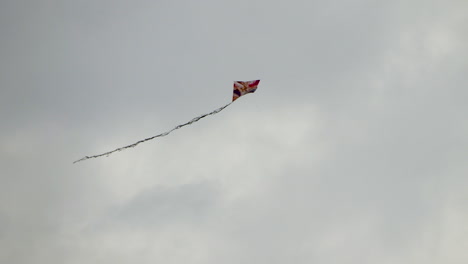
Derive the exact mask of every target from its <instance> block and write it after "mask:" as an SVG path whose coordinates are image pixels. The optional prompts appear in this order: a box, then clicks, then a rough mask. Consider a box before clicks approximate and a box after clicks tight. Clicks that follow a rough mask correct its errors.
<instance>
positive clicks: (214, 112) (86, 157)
mask: <svg viewBox="0 0 468 264" xmlns="http://www.w3.org/2000/svg"><path fill="white" fill-rule="evenodd" d="M230 104H232V102H230V103H229V104H227V105H225V106H222V107H220V108H218V109H216V110H214V111H212V112H210V113H208V114H204V115H201V116H198V117H195V118H193V119H192V120H190V121H188V122H187V123H185V124H182V125H178V126H176V127H174V128H173V129H171V130H169V131H166V132H164V133H161V134H159V135H156V136H152V137H149V138H145V139H142V140H140V141H137V142H135V143H133V144H130V145H128V146H124V147H120V148H117V149H114V150H111V151H108V152H105V153H102V154H98V155H93V156H85V157H83V158H81V159H79V160H76V161H74V162H73V163H77V162H80V161H83V160H87V159H93V158H99V157H102V156H109V155H110V154H112V153H114V152H118V151H122V150H125V149H128V148H134V147H136V146H137V145H138V144H140V143H143V142H146V141H149V140H152V139H155V138H157V137H165V136H167V135H169V134H170V133H171V132H172V131H174V130H177V129H179V128H182V127H184V126H187V125H191V124H193V123H195V122H197V121H199V120H200V119H202V118H204V117H207V116H209V115H214V114H217V113H219V112H221V111H223V110H224V108H226V107H228V106H229V105H230Z"/></svg>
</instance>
